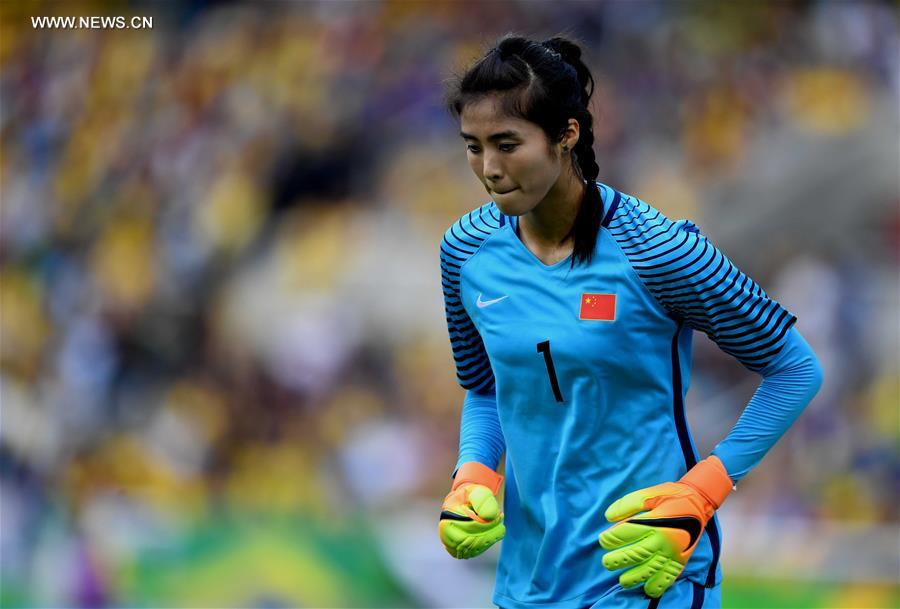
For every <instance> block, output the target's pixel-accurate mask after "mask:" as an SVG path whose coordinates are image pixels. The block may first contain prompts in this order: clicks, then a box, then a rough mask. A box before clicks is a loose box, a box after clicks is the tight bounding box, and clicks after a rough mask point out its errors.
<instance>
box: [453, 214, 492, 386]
mask: <svg viewBox="0 0 900 609" xmlns="http://www.w3.org/2000/svg"><path fill="white" fill-rule="evenodd" d="M502 220H503V217H502V216H501V215H500V212H499V211H498V210H497V209H496V207H495V206H494V205H493V204H492V203H488V204H487V205H484V206H482V207H480V208H478V209H475V210H473V211H471V212H469V213H468V214H467V215H465V216H463V217H462V218H460V219H459V220H457V221H456V222H455V223H454V224H453V226H451V227H450V228H449V229H448V230H447V232H446V233H445V234H444V239H443V241H442V242H441V286H442V289H443V292H444V312H445V314H446V316H447V330H448V332H449V333H450V346H451V347H452V349H453V360H454V361H455V362H456V378H457V381H459V384H460V385H461V386H462V387H463V389H468V390H471V391H476V392H479V393H486V392H489V391H491V390H492V389H493V388H494V373H493V371H492V370H491V362H490V360H489V359H488V355H487V351H486V350H485V348H484V343H483V342H482V340H481V335H480V334H478V330H477V329H476V328H475V324H473V323H472V320H471V318H470V317H469V314H468V313H467V312H466V310H465V307H463V303H462V300H461V299H460V279H461V272H462V267H463V265H464V264H465V263H466V261H468V260H469V258H471V257H472V256H473V255H474V254H475V252H477V251H478V249H479V248H480V247H481V245H482V244H483V243H484V241H485V240H486V239H487V238H488V237H489V236H490V235H491V234H493V233H494V231H496V230H497V229H499V228H500V226H501V222H502Z"/></svg>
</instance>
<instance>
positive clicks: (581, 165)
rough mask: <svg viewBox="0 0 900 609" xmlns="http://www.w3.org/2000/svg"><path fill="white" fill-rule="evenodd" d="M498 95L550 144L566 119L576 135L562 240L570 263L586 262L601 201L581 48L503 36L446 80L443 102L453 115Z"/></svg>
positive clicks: (563, 41) (589, 83) (590, 89)
mask: <svg viewBox="0 0 900 609" xmlns="http://www.w3.org/2000/svg"><path fill="white" fill-rule="evenodd" d="M493 93H500V94H501V95H500V100H499V103H500V108H501V110H502V111H503V112H504V113H505V114H506V115H507V116H511V117H516V118H521V119H524V120H527V121H530V122H532V123H534V124H536V125H538V126H539V127H541V129H542V130H543V131H544V133H545V134H546V135H547V138H548V140H549V141H550V142H551V143H554V142H559V141H560V140H561V139H562V138H563V136H564V135H565V132H566V128H567V126H568V122H569V119H570V118H574V119H575V120H577V121H578V125H579V127H580V135H579V138H578V142H577V143H576V144H575V147H574V149H573V151H572V161H573V163H572V164H573V168H574V170H575V172H576V174H577V175H578V176H579V177H580V178H581V179H582V180H584V181H585V182H586V188H585V192H584V197H583V198H582V200H581V205H580V206H579V208H578V213H577V215H576V216H575V222H574V223H573V224H572V228H571V229H570V230H569V232H568V233H567V234H566V236H565V237H564V238H563V241H565V240H566V239H569V238H570V237H572V238H573V239H574V241H575V246H574V251H573V255H572V266H574V265H575V264H576V263H584V264H588V263H590V261H591V258H592V256H593V253H594V246H595V245H596V243H597V233H598V232H599V231H600V223H601V220H602V217H601V216H602V213H603V204H602V202H601V199H600V190H599V188H598V187H597V182H596V180H597V175H598V174H599V173H600V167H599V166H598V165H597V160H596V158H595V156H594V130H593V117H592V116H591V113H590V110H588V102H589V101H590V99H591V95H592V94H593V93H594V78H593V76H592V75H591V72H590V70H589V69H588V67H587V66H586V65H585V64H584V62H583V61H582V60H581V48H580V47H579V46H578V45H577V44H575V43H574V42H572V41H571V40H568V39H567V38H563V37H561V36H556V37H553V38H550V39H548V40H545V41H544V42H536V41H533V40H529V39H527V38H523V37H521V36H515V35H512V34H507V35H506V36H504V37H503V38H501V39H500V41H499V42H498V43H497V45H496V46H495V47H493V48H492V49H490V50H489V51H488V52H487V53H486V54H485V55H484V57H482V58H481V59H479V60H478V61H477V62H475V64H474V65H472V66H471V67H470V68H469V69H468V70H467V71H466V72H465V73H464V74H463V75H462V76H461V77H458V78H457V79H455V80H453V81H451V85H450V88H449V90H448V92H447V95H446V98H445V103H446V107H447V109H448V111H449V112H450V113H451V114H452V115H453V116H454V117H455V118H457V119H459V118H460V115H461V114H462V110H463V109H464V108H465V107H466V106H467V105H468V104H470V103H473V102H476V101H478V100H480V99H482V98H484V97H485V96H487V95H490V94H493Z"/></svg>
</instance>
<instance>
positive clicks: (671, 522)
mask: <svg viewBox="0 0 900 609" xmlns="http://www.w3.org/2000/svg"><path fill="white" fill-rule="evenodd" d="M628 522H633V523H634V524H645V525H647V526H648V527H663V528H665V529H681V530H682V531H687V533H688V535H690V536H691V543H689V544H688V548H690V547H692V546H693V545H694V542H695V541H697V538H698V537H700V532H701V528H700V521H699V520H697V519H696V518H691V517H690V516H680V517H677V518H631V519H629V520H628ZM685 549H687V548H685Z"/></svg>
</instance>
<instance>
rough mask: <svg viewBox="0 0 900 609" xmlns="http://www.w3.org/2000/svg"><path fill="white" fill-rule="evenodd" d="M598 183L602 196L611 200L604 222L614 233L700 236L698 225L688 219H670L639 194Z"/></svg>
mask: <svg viewBox="0 0 900 609" xmlns="http://www.w3.org/2000/svg"><path fill="white" fill-rule="evenodd" d="M598 184H599V186H600V190H601V193H602V195H603V198H604V200H609V201H610V203H611V208H610V209H608V210H607V215H608V218H607V219H606V222H604V225H605V226H606V227H607V229H608V230H609V232H610V233H611V234H612V235H613V236H614V237H618V238H626V237H634V236H635V235H637V234H640V235H642V236H644V237H645V238H654V237H671V236H674V235H676V234H684V233H688V234H692V235H696V236H698V237H699V236H701V234H700V229H699V227H698V226H697V225H696V224H694V223H693V222H692V221H691V220H687V219H678V220H673V219H671V218H669V217H668V216H666V215H665V214H664V213H663V212H662V211H660V210H659V209H657V208H655V207H654V206H653V205H651V204H650V203H648V202H647V201H644V200H643V199H641V198H640V197H637V196H635V195H632V194H628V193H625V192H622V191H619V190H616V189H614V188H612V187H611V186H607V185H606V184H600V183H599V182H598Z"/></svg>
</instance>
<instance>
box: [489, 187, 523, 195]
mask: <svg viewBox="0 0 900 609" xmlns="http://www.w3.org/2000/svg"><path fill="white" fill-rule="evenodd" d="M514 190H518V188H513V189H511V190H504V191H503V192H500V191H499V190H494V191H492V192H493V193H494V194H495V195H508V194H509V193H511V192H513V191H514Z"/></svg>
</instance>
